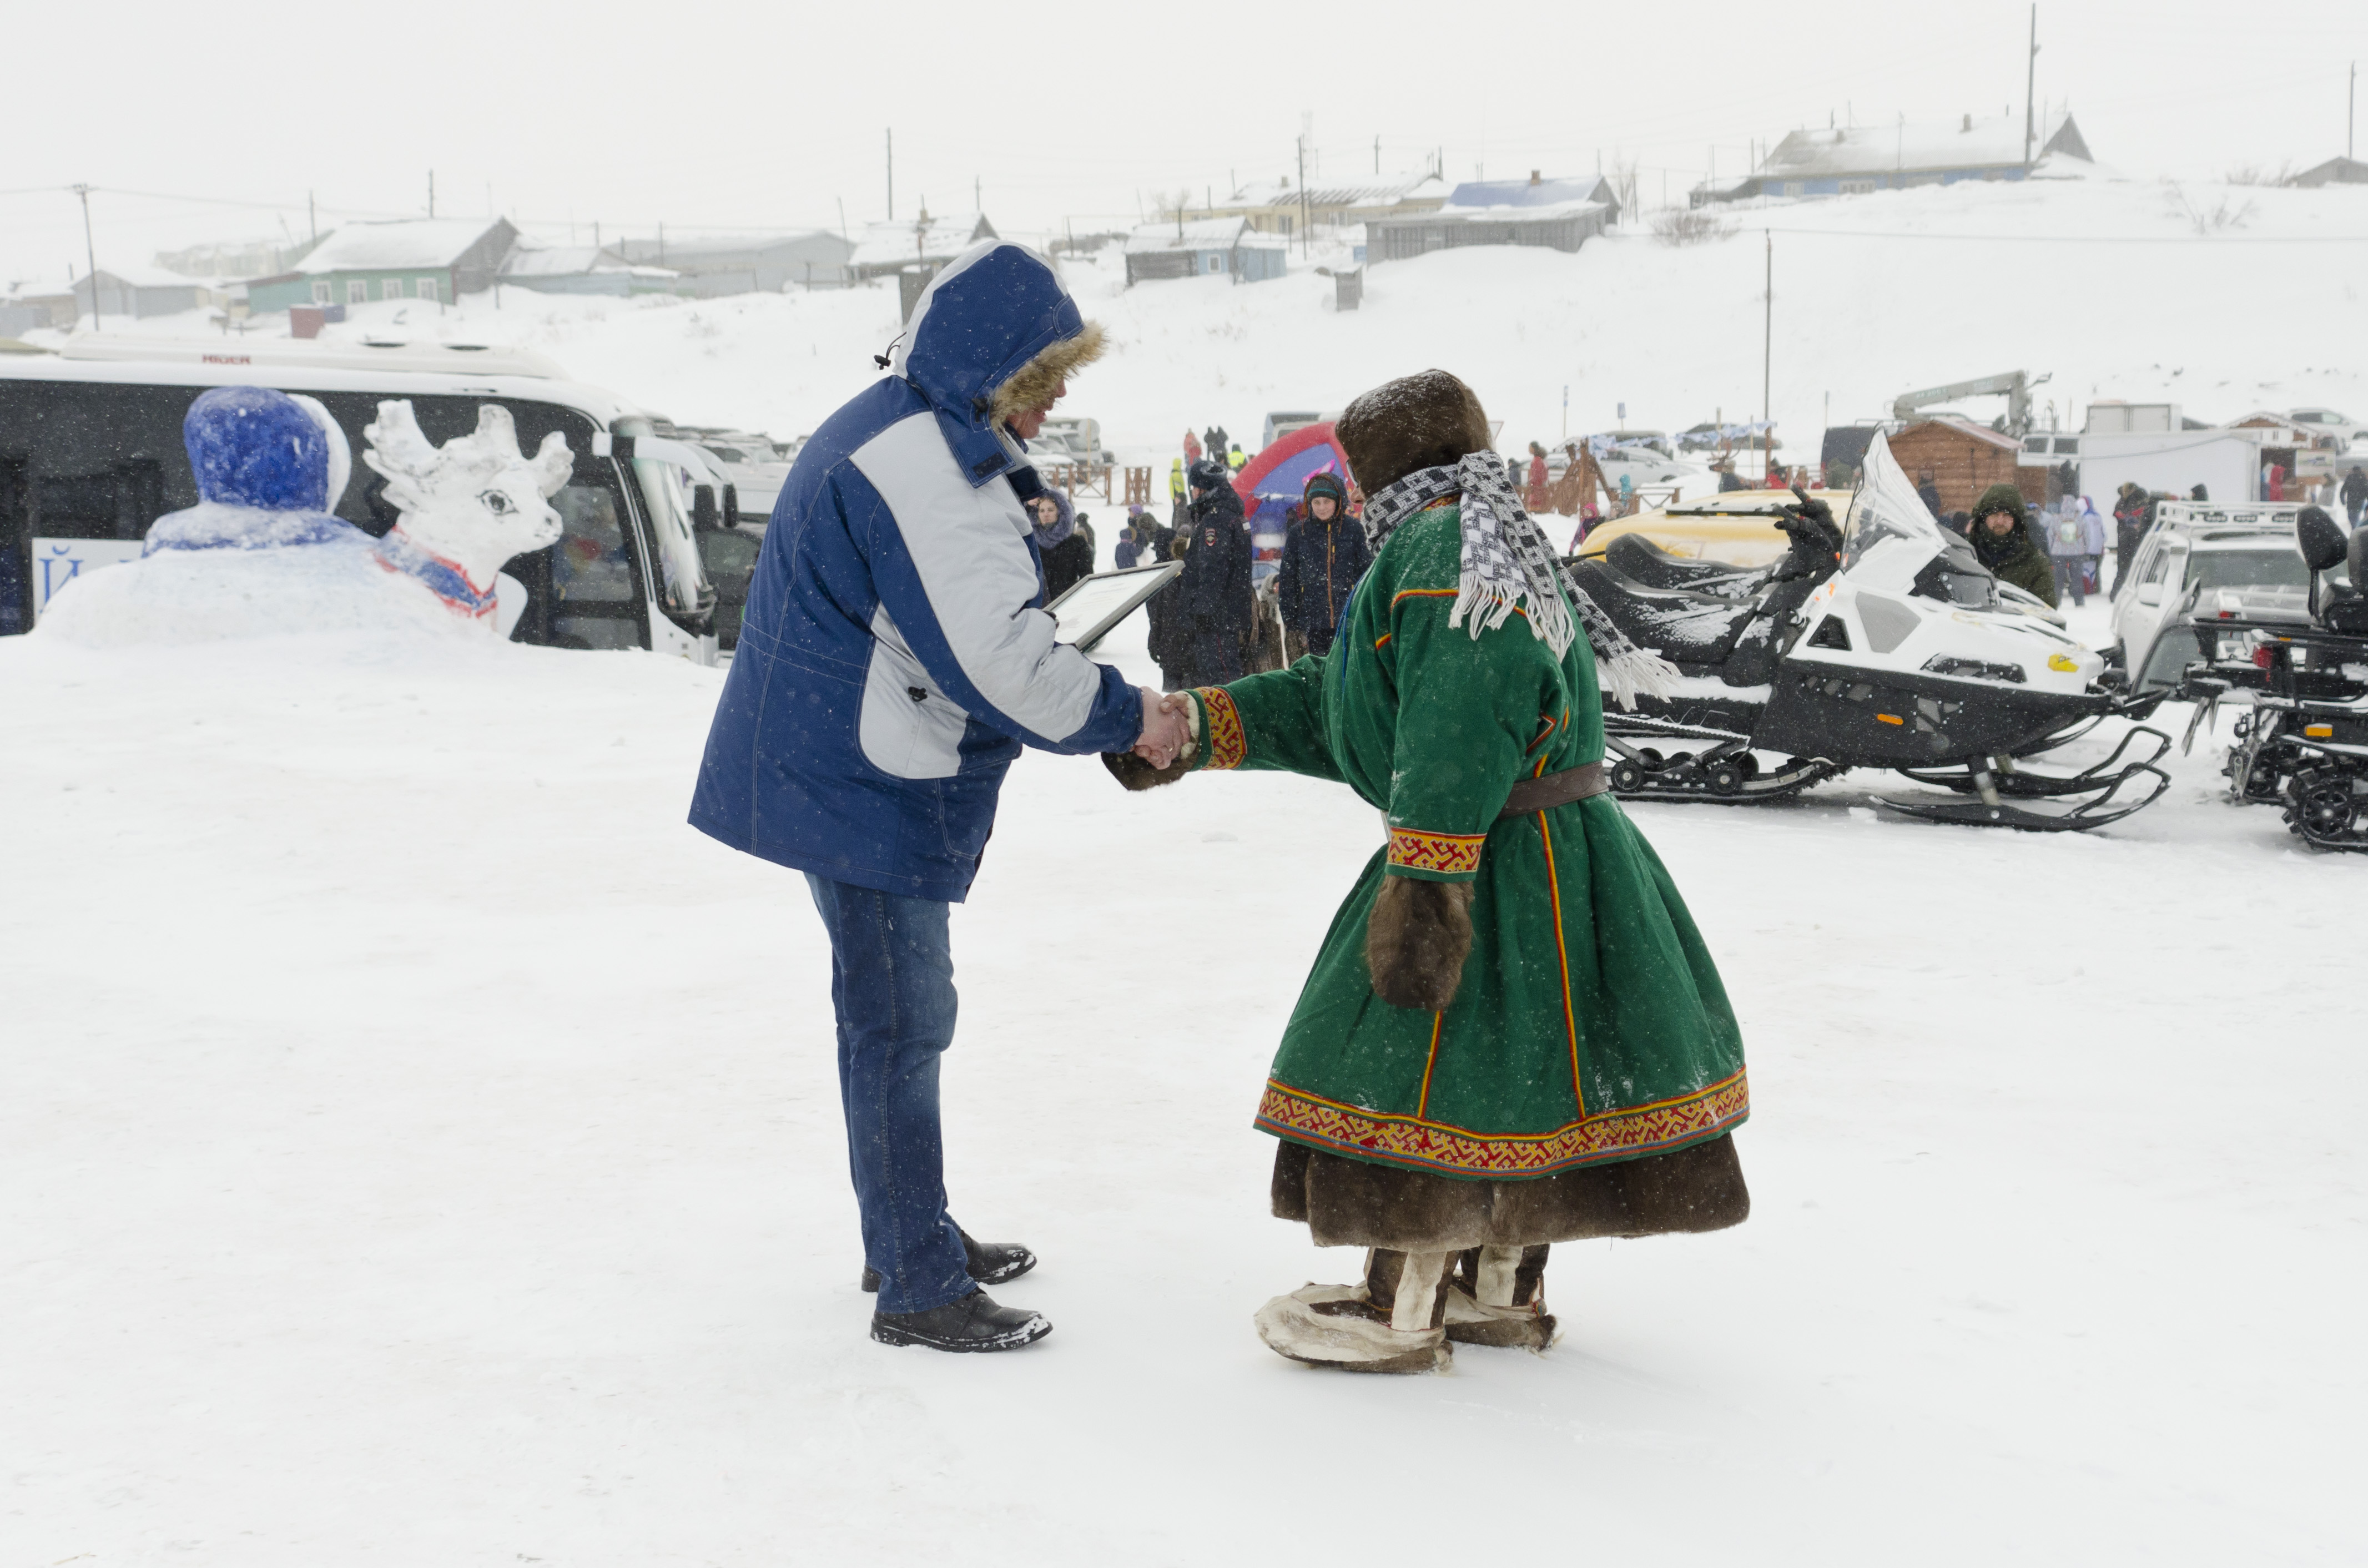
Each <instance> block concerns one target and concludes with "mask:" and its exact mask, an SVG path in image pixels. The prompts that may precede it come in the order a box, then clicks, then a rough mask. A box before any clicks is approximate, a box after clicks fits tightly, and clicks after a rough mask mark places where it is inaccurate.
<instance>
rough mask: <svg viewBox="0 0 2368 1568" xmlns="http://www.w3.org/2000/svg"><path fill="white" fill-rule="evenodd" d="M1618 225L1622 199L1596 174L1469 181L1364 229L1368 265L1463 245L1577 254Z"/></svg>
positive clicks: (1532, 173) (1532, 174)
mask: <svg viewBox="0 0 2368 1568" xmlns="http://www.w3.org/2000/svg"><path fill="white" fill-rule="evenodd" d="M1619 220H1620V199H1619V198H1618V197H1617V196H1616V195H1615V194H1613V192H1612V188H1611V182H1610V181H1609V180H1607V179H1605V178H1604V177H1603V176H1600V175H1589V176H1585V177H1583V178H1579V179H1546V178H1543V176H1541V175H1540V174H1539V172H1538V171H1537V170H1535V169H1531V171H1530V177H1529V178H1528V179H1526V180H1467V181H1465V182H1464V183H1463V184H1462V185H1459V186H1457V187H1455V188H1454V189H1453V190H1452V191H1450V192H1448V194H1447V199H1446V201H1445V202H1444V203H1443V204H1441V205H1440V207H1438V208H1436V209H1435V210H1431V211H1429V212H1424V213H1404V214H1398V215H1395V216H1391V217H1385V218H1378V219H1374V220H1372V221H1371V222H1368V223H1367V224H1366V225H1365V236H1366V238H1365V255H1366V258H1367V259H1368V260H1369V261H1372V262H1375V263H1379V262H1384V261H1404V260H1406V259H1408V258H1409V257H1412V256H1422V255H1426V254H1428V253H1429V252H1431V251H1435V250H1452V249H1455V248H1457V247H1459V246H1463V245H1538V246H1543V247H1544V248H1545V249H1548V250H1558V251H1575V250H1577V249H1578V247H1579V246H1580V245H1582V244H1585V243H1586V242H1587V241H1588V239H1590V238H1592V237H1593V236H1594V235H1597V234H1600V233H1603V231H1604V230H1605V229H1607V228H1609V227H1610V226H1611V224H1613V223H1615V222H1619Z"/></svg>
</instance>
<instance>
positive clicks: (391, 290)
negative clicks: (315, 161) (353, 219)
mask: <svg viewBox="0 0 2368 1568" xmlns="http://www.w3.org/2000/svg"><path fill="white" fill-rule="evenodd" d="M517 245H518V230H516V229H515V228H513V227H511V226H510V222H509V220H508V219H507V218H495V219H493V220H491V221H488V220H485V219H483V218H405V219H400V220H397V221H395V222H383V223H348V224H347V225H346V226H345V227H344V228H342V229H339V230H337V231H336V233H333V234H331V235H329V236H328V238H326V239H324V240H323V241H322V242H321V243H320V244H317V245H315V246H313V248H312V249H311V250H310V251H307V252H306V253H305V254H304V256H303V259H302V260H301V261H299V262H297V264H296V266H295V267H294V269H293V270H291V271H288V272H283V273H280V274H279V275H278V276H276V277H272V278H255V279H253V280H251V281H250V282H249V283H248V284H247V286H246V303H247V309H248V310H249V311H251V312H255V313H256V314H260V313H262V312H266V311H284V310H286V309H287V308H288V307H289V306H290V305H313V304H320V305H359V304H366V303H368V302H370V301H373V300H435V301H452V300H457V299H459V298H460V297H461V295H463V294H474V293H479V292H481V291H483V290H487V289H490V288H492V287H493V286H494V280H495V278H497V277H499V276H500V273H501V267H502V264H503V263H504V262H505V261H507V260H508V259H509V254H510V252H511V251H512V250H513V249H515V248H516V247H517Z"/></svg>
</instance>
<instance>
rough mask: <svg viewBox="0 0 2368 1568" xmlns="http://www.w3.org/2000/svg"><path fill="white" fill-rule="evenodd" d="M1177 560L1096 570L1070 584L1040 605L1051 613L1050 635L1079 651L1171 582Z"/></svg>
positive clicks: (1087, 649)
mask: <svg viewBox="0 0 2368 1568" xmlns="http://www.w3.org/2000/svg"><path fill="white" fill-rule="evenodd" d="M1183 570H1184V563H1183V562H1181V561H1161V562H1156V563H1154V564H1152V565H1149V566H1130V567H1127V568H1126V569H1125V570H1124V571H1121V572H1097V573H1095V574H1093V575H1092V576H1090V577H1080V578H1078V579H1077V580H1076V582H1074V583H1072V584H1070V585H1068V587H1067V588H1066V589H1065V590H1064V592H1063V593H1062V595H1061V597H1059V598H1057V599H1054V600H1053V602H1052V603H1051V604H1049V605H1047V606H1045V607H1044V608H1047V609H1049V610H1051V611H1052V612H1053V620H1054V621H1055V622H1056V623H1057V627H1058V630H1056V631H1054V632H1053V636H1054V637H1055V638H1056V639H1057V640H1059V641H1060V642H1074V643H1076V646H1077V648H1078V651H1079V652H1081V653H1087V652H1091V651H1092V649H1093V646H1094V644H1095V643H1097V642H1100V641H1101V640H1102V639H1103V638H1104V637H1106V636H1108V635H1109V634H1110V628H1112V627H1114V626H1116V625H1117V624H1118V623H1119V622H1120V621H1121V620H1124V619H1126V618H1127V617H1128V616H1130V615H1133V613H1134V612H1135V610H1136V608H1138V607H1139V606H1141V605H1142V604H1143V603H1144V600H1146V599H1148V598H1150V597H1151V596H1152V595H1154V594H1156V593H1157V592H1158V591H1159V590H1160V589H1162V588H1164V587H1166V586H1167V585H1168V584H1170V583H1172V582H1174V581H1175V580H1176V578H1177V577H1178V575H1179V574H1181V573H1182V572H1183Z"/></svg>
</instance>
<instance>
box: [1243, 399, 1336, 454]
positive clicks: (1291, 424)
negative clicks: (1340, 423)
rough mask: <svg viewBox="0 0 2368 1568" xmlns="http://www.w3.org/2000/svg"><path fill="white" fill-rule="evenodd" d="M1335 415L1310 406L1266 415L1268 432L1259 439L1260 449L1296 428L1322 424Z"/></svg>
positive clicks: (1262, 449) (1271, 444)
mask: <svg viewBox="0 0 2368 1568" xmlns="http://www.w3.org/2000/svg"><path fill="white" fill-rule="evenodd" d="M1335 417H1337V415H1329V414H1324V413H1321V412H1319V411H1317V410H1315V409H1310V408H1295V409H1289V410H1285V411H1282V412H1280V413H1275V414H1269V415H1267V416H1266V434H1265V435H1264V436H1262V437H1259V439H1258V449H1259V450H1260V451H1264V450H1265V449H1267V448H1269V447H1271V446H1273V445H1274V444H1275V443H1276V442H1277V441H1280V440H1281V439H1282V438H1283V437H1285V436H1288V435H1290V434H1291V433H1292V431H1294V430H1304V429H1306V428H1307V426H1310V425H1321V424H1323V423H1324V421H1326V419H1331V418H1335Z"/></svg>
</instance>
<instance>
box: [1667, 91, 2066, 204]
mask: <svg viewBox="0 0 2368 1568" xmlns="http://www.w3.org/2000/svg"><path fill="white" fill-rule="evenodd" d="M2050 157H2054V158H2077V159H2078V160H2079V161H2081V162H2082V163H2088V162H2091V161H2092V159H2091V155H2090V153H2089V143H2088V142H2086V141H2085V140H2083V139H2082V137H2081V135H2080V128H2079V126H2078V125H2077V124H2075V123H2074V121H2073V119H2072V116H2071V113H2070V111H2068V110H2063V109H2058V110H2053V111H2051V112H2050V113H2048V114H2047V115H2045V116H2044V117H2043V118H2042V119H2041V122H2040V123H2039V124H2038V125H2037V126H2036V127H2035V128H2034V130H2033V133H2032V136H2031V138H2030V139H2029V141H2028V142H2026V141H2025V139H2024V136H2023V120H2022V117H2021V115H2011V114H2002V115H1991V116H1988V117H1987V118H1984V117H1981V116H1976V115H1970V114H1968V115H1963V116H1960V117H1959V118H1958V119H1957V121H1956V122H1955V123H1954V124H1950V123H1947V122H1929V121H1917V122H1913V123H1910V122H1901V123H1898V124H1894V125H1851V126H1842V127H1839V128H1836V127H1830V126H1829V127H1827V128H1826V129H1825V130H1822V131H1793V133H1792V134H1791V135H1789V136H1787V137H1785V138H1784V140H1782V142H1777V143H1776V145H1775V146H1774V147H1773V148H1771V149H1770V151H1769V153H1768V155H1767V156H1766V157H1765V158H1762V159H1761V160H1760V162H1759V168H1757V169H1755V170H1754V171H1752V173H1751V174H1750V176H1748V177H1747V178H1745V179H1743V180H1741V181H1739V182H1738V183H1736V184H1735V185H1733V186H1730V187H1727V188H1725V189H1724V190H1718V189H1713V188H1712V187H1708V186H1696V187H1694V190H1693V193H1692V194H1693V202H1692V204H1693V205H1694V206H1696V207H1700V206H1702V204H1703V203H1704V202H1707V201H1739V200H1747V199H1750V198H1752V197H1755V196H1857V195H1861V194H1864V193H1866V192H1870V191H1877V190H1893V189H1897V188H1899V187H1904V186H1918V185H1954V184H1956V183H1957V182H1958V181H1960V180H1975V179H1977V180H2015V179H2022V178H2025V177H2027V176H2029V175H2030V173H2031V171H2032V167H2033V166H2034V165H2037V164H2038V163H2039V161H2040V160H2041V159H2043V158H2050Z"/></svg>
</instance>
